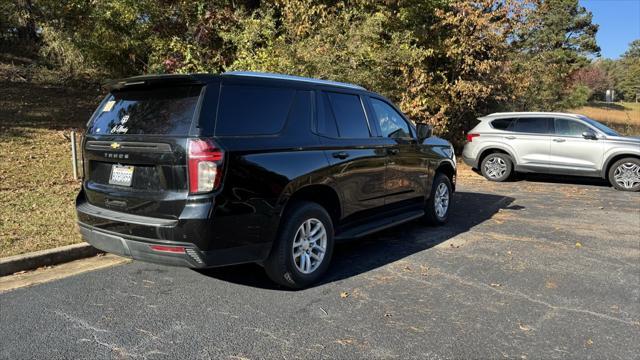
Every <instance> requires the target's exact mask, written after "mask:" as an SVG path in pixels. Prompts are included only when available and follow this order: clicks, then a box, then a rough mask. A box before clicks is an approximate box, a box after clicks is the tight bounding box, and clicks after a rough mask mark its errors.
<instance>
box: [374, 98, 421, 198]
mask: <svg viewBox="0 0 640 360" xmlns="http://www.w3.org/2000/svg"><path fill="white" fill-rule="evenodd" d="M370 103H371V108H372V110H373V117H374V118H375V125H377V126H378V131H379V132H380V135H381V138H382V139H384V141H385V143H386V144H387V154H388V155H389V157H388V160H387V172H386V176H385V182H384V188H385V192H386V196H385V205H391V206H403V205H411V204H413V203H416V204H418V203H421V202H422V201H423V200H424V195H425V187H426V186H427V179H428V178H429V176H428V169H429V164H428V161H427V159H426V158H425V156H424V154H423V153H422V152H420V147H419V145H418V142H417V140H416V137H415V134H414V132H413V129H412V127H411V126H410V125H409V123H408V122H407V120H406V119H405V118H404V117H403V116H402V115H400V113H399V112H398V111H397V110H396V109H395V108H394V107H393V106H391V105H390V104H389V103H387V102H386V101H384V100H383V99H378V98H370Z"/></svg>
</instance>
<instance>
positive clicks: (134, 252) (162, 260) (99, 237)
mask: <svg viewBox="0 0 640 360" xmlns="http://www.w3.org/2000/svg"><path fill="white" fill-rule="evenodd" d="M78 225H79V227H80V234H82V238H83V239H84V240H85V241H86V242H88V243H89V244H91V245H92V246H93V247H95V248H97V249H100V250H102V251H105V252H108V253H112V254H116V255H120V256H125V257H128V258H132V259H135V260H141V261H146V262H152V263H156V264H163V265H172V266H182V267H189V268H208V267H215V266H223V265H232V264H240V263H246V262H254V261H257V260H258V259H263V258H264V256H266V255H264V252H265V248H264V246H257V245H249V246H241V247H237V248H231V249H220V250H211V251H202V250H200V249H198V248H197V247H195V246H194V245H193V244H191V243H177V242H166V241H164V242H159V241H154V240H152V239H144V240H142V239H132V238H130V237H128V236H126V235H123V234H118V233H112V232H107V231H105V230H101V229H98V228H96V227H93V226H89V225H86V224H83V223H78ZM153 245H163V246H178V247H183V248H184V252H183V253H170V252H158V251H154V250H152V248H151V246H153ZM267 251H268V250H267Z"/></svg>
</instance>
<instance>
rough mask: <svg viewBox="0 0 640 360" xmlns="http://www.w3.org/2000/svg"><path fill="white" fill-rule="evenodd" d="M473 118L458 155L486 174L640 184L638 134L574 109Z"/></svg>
mask: <svg viewBox="0 0 640 360" xmlns="http://www.w3.org/2000/svg"><path fill="white" fill-rule="evenodd" d="M478 120H480V123H479V124H478V125H477V126H476V127H475V128H473V129H472V130H471V131H469V133H468V134H467V144H466V145H465V146H464V151H463V152H462V158H463V160H464V161H465V162H466V163H467V164H468V165H470V166H471V167H473V168H474V169H479V170H480V171H481V172H482V175H483V176H484V177H485V178H487V179H488V180H491V181H504V180H507V179H508V178H509V177H510V176H511V174H512V173H513V172H514V171H518V172H538V173H549V174H563V175H578V176H592V177H601V178H603V179H608V180H609V182H610V183H611V185H613V187H615V188H616V189H618V190H625V191H638V190H640V138H637V137H635V138H634V137H624V136H621V135H620V134H618V133H617V132H615V131H614V130H612V129H610V128H608V127H606V126H605V125H603V124H601V123H599V122H597V121H595V120H593V119H590V118H588V117H586V116H583V115H576V114H565V113H544V112H520V113H495V114H491V115H487V116H484V117H481V118H478Z"/></svg>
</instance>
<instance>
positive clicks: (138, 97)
mask: <svg viewBox="0 0 640 360" xmlns="http://www.w3.org/2000/svg"><path fill="white" fill-rule="evenodd" d="M200 90H201V86H174V87H160V88H152V89H137V90H119V91H113V92H112V93H111V94H109V96H108V97H107V99H105V101H104V102H103V104H102V105H101V108H100V109H98V112H97V114H96V116H95V118H94V119H93V121H92V122H91V123H90V124H89V129H88V131H89V133H90V134H95V135H123V134H128V135H143V134H146V135H186V134H188V133H189V129H190V127H191V120H192V119H193V115H194V113H195V110H196V106H197V103H198V98H199V96H200Z"/></svg>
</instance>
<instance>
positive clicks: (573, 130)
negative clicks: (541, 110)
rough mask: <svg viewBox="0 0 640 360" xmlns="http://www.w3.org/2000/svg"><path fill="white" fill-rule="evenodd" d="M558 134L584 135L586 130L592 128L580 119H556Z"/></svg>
mask: <svg viewBox="0 0 640 360" xmlns="http://www.w3.org/2000/svg"><path fill="white" fill-rule="evenodd" d="M555 123H556V135H562V136H582V133H583V132H585V131H591V129H590V128H589V127H588V126H587V125H585V124H582V123H580V122H578V121H575V120H569V119H556V121H555Z"/></svg>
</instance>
